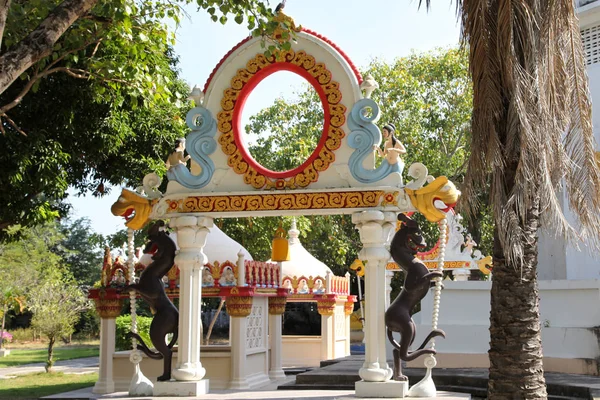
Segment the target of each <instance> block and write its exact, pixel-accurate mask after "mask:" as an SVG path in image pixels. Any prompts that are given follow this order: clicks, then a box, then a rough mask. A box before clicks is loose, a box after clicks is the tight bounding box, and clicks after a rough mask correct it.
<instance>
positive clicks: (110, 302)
mask: <svg viewBox="0 0 600 400" xmlns="http://www.w3.org/2000/svg"><path fill="white" fill-rule="evenodd" d="M94 303H96V311H97V312H98V315H100V318H107V319H114V318H117V317H118V316H119V315H121V309H122V308H123V299H107V298H104V299H101V298H96V299H94Z"/></svg>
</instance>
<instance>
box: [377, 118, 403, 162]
mask: <svg viewBox="0 0 600 400" xmlns="http://www.w3.org/2000/svg"><path fill="white" fill-rule="evenodd" d="M395 131H396V126H395V125H394V124H391V123H390V124H387V125H384V127H383V128H382V129H381V133H382V135H383V138H384V139H385V142H384V143H383V148H384V150H381V148H380V147H379V146H377V145H374V146H373V150H377V153H378V154H379V156H380V157H384V158H385V160H386V161H387V162H388V164H390V166H392V172H400V173H402V170H403V169H404V162H403V161H402V158H401V157H400V156H401V155H402V154H406V148H405V147H404V145H403V144H402V143H400V141H399V140H398V138H396V136H395V135H394V133H395Z"/></svg>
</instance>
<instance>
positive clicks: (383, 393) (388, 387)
mask: <svg viewBox="0 0 600 400" xmlns="http://www.w3.org/2000/svg"><path fill="white" fill-rule="evenodd" d="M354 390H355V395H356V397H359V398H360V397H366V398H388V399H389V398H392V399H394V398H396V399H398V398H403V397H406V393H407V392H408V382H398V381H387V382H365V381H358V382H356V383H355V384H354Z"/></svg>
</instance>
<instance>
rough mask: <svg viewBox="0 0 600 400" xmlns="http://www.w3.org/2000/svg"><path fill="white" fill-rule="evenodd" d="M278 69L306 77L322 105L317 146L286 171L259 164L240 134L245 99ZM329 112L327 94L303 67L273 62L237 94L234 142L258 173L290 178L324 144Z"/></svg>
mask: <svg viewBox="0 0 600 400" xmlns="http://www.w3.org/2000/svg"><path fill="white" fill-rule="evenodd" d="M279 71H288V72H293V73H295V74H296V75H299V76H301V77H302V78H304V79H306V80H307V81H308V83H310V84H311V85H312V87H313V88H314V89H315V90H316V91H317V93H318V95H319V99H320V100H321V107H323V119H324V123H323V130H322V131H321V138H320V139H319V143H317V147H315V149H314V150H313V152H312V153H311V154H310V156H309V157H308V158H307V159H306V160H305V161H304V162H303V163H302V164H301V165H300V166H298V167H296V168H293V169H290V170H287V171H272V170H270V169H268V168H265V167H263V166H262V165H260V164H259V163H258V162H257V161H256V160H255V159H254V157H252V155H251V154H250V152H249V151H248V149H246V147H245V146H244V145H243V140H242V135H243V134H244V132H243V128H242V127H241V125H242V111H243V109H244V105H245V104H246V100H247V99H248V96H250V93H252V91H253V90H254V89H255V88H256V86H258V84H259V83H260V82H262V81H263V80H264V79H265V78H267V77H268V76H270V75H273V74H274V73H276V72H279ZM329 119H330V112H329V104H328V102H327V96H326V95H325V91H324V90H323V88H322V87H321V86H320V85H319V82H318V81H317V80H316V79H315V78H314V77H313V76H312V75H310V74H309V73H308V72H307V71H306V70H305V69H302V68H300V67H298V66H297V65H294V64H290V63H286V62H277V63H275V64H271V65H268V66H267V67H265V68H263V69H261V70H260V71H258V72H257V73H256V74H255V75H254V76H253V77H252V78H250V80H249V81H248V82H247V83H246V84H245V85H244V88H243V89H242V91H241V92H240V94H239V95H238V98H237V101H236V102H235V107H234V109H233V137H234V139H235V144H236V145H237V146H238V149H239V150H240V153H241V154H242V157H243V158H244V160H245V161H246V162H247V163H248V164H250V166H252V167H253V168H254V169H255V170H257V171H258V172H259V173H261V174H263V175H265V176H267V177H269V178H273V179H285V178H290V177H292V176H294V175H296V174H298V173H299V172H301V171H302V170H304V169H305V168H306V167H307V165H309V164H310V163H312V162H313V161H314V160H315V158H317V157H318V155H319V152H320V151H321V149H323V146H325V141H326V140H327V132H328V130H329V125H330V122H329Z"/></svg>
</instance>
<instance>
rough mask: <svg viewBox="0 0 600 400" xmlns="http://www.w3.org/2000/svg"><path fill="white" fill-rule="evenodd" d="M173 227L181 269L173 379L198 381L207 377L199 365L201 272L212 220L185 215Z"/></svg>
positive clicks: (178, 263)
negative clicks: (176, 348) (176, 346)
mask: <svg viewBox="0 0 600 400" xmlns="http://www.w3.org/2000/svg"><path fill="white" fill-rule="evenodd" d="M170 225H171V227H172V228H174V229H175V230H176V231H177V244H178V245H179V251H178V253H177V256H176V257H175V264H177V266H178V267H179V342H178V343H179V348H178V351H177V366H176V368H175V369H174V370H173V377H174V378H175V379H176V380H178V381H199V380H201V379H202V378H204V375H205V374H206V370H205V369H204V368H203V367H202V363H201V362H200V340H201V331H202V320H201V318H200V312H201V299H202V269H203V268H204V265H205V264H206V263H207V262H208V257H207V256H206V254H204V252H203V249H204V246H205V245H206V239H207V236H208V232H209V231H208V229H209V228H211V227H212V226H213V220H212V218H208V217H192V216H185V217H177V218H173V219H171V222H170Z"/></svg>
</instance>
